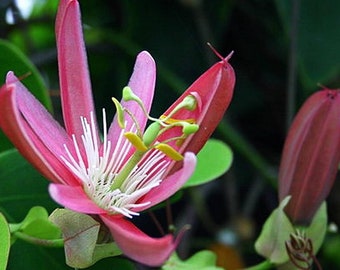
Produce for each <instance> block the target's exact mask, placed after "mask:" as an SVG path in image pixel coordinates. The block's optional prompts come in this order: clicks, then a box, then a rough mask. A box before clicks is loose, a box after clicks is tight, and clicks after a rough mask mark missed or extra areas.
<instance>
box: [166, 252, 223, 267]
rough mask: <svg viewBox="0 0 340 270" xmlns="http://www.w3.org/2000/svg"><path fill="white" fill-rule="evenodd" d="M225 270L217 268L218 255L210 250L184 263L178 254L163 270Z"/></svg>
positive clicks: (197, 254)
mask: <svg viewBox="0 0 340 270" xmlns="http://www.w3.org/2000/svg"><path fill="white" fill-rule="evenodd" d="M192 269H200V270H223V268H221V267H217V266H216V255H215V254H214V253H213V252H212V251H209V250H202V251H199V252H197V253H196V254H194V255H193V256H191V257H190V258H189V259H187V260H185V261H182V260H181V259H180V258H179V257H178V256H177V254H176V253H173V254H172V255H171V257H170V258H169V260H168V261H167V262H166V263H165V264H164V265H163V267H162V270H192Z"/></svg>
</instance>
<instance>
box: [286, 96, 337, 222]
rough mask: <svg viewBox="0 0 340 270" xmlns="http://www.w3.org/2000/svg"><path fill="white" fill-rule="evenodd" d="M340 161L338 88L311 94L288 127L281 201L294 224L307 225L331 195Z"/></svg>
mask: <svg viewBox="0 0 340 270" xmlns="http://www.w3.org/2000/svg"><path fill="white" fill-rule="evenodd" d="M339 162H340V96H339V91H332V90H324V91H320V92H317V93H315V94H314V95H312V96H311V97H310V98H309V99H308V100H307V101H306V102H305V103H304V105H303V106H302V108H301V110H300V111H299V112H298V114H297V116H296V118H295V119H294V122H293V124H292V126H291V128H290V130H289V133H288V136H287V139H286V142H285V146H284V150H283V154H282V161H281V165H280V171H279V185H280V186H279V196H280V200H283V198H284V197H286V196H288V195H292V198H291V200H290V202H289V204H288V205H287V207H286V208H285V211H286V213H287V214H288V216H289V217H290V218H291V220H292V221H293V222H294V223H295V224H300V225H307V224H308V223H309V222H310V221H311V220H312V218H313V216H314V214H315V212H316V211H317V209H318V208H319V207H320V205H321V203H322V202H323V201H324V200H325V199H326V197H327V196H328V194H329V192H330V190H331V188H332V185H333V182H334V180H335V176H336V173H337V171H338V164H339Z"/></svg>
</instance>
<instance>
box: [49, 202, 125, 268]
mask: <svg viewBox="0 0 340 270" xmlns="http://www.w3.org/2000/svg"><path fill="white" fill-rule="evenodd" d="M50 220H51V221H52V222H54V223H55V224H57V225H58V226H59V227H60V228H61V230H62V232H63V237H64V239H65V242H64V244H65V255H66V263H67V265H69V266H71V267H74V268H86V267H89V266H91V265H93V264H94V263H95V262H97V261H98V260H101V259H103V258H106V257H112V256H118V255H120V254H121V251H120V250H119V248H118V247H117V246H116V244H115V243H113V242H109V243H103V244H97V241H98V236H99V232H100V224H99V222H97V221H96V220H94V219H93V218H92V217H90V216H88V215H85V214H81V213H76V212H73V211H70V210H67V209H56V210H55V211H54V212H53V213H52V214H51V216H50Z"/></svg>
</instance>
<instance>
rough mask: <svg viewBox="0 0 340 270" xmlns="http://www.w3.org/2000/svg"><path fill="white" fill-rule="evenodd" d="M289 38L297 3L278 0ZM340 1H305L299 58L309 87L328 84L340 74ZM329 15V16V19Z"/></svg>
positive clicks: (303, 76)
mask: <svg viewBox="0 0 340 270" xmlns="http://www.w3.org/2000/svg"><path fill="white" fill-rule="evenodd" d="M275 2H276V5H277V8H278V11H279V14H280V15H281V18H282V22H283V25H284V26H285V29H286V32H287V35H288V34H289V33H290V32H291V31H292V30H291V27H290V25H291V16H292V14H293V12H292V5H293V2H294V1H281V0H276V1H275ZM339 10H340V1H338V0H327V1H323V0H301V1H300V8H299V19H298V22H299V24H298V34H297V37H298V41H297V42H298V59H299V61H300V65H299V67H300V75H302V79H303V82H304V84H305V86H306V87H309V88H310V89H312V90H313V89H315V87H316V86H317V84H318V83H321V84H324V85H327V84H328V83H329V82H330V81H331V80H332V79H335V78H336V77H337V76H338V75H339V72H340V61H339V59H340V50H339V47H340V38H339V29H340V16H339ZM325 14H327V15H326V16H325Z"/></svg>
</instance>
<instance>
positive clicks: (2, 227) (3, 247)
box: [0, 213, 11, 270]
mask: <svg viewBox="0 0 340 270" xmlns="http://www.w3.org/2000/svg"><path fill="white" fill-rule="evenodd" d="M10 236H11V235H10V232H9V228H8V224H7V221H6V219H5V217H4V216H3V215H2V214H1V213H0V239H1V241H0V258H1V259H0V270H5V269H6V266H7V261H8V255H9V249H10V238H11V237H10Z"/></svg>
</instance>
